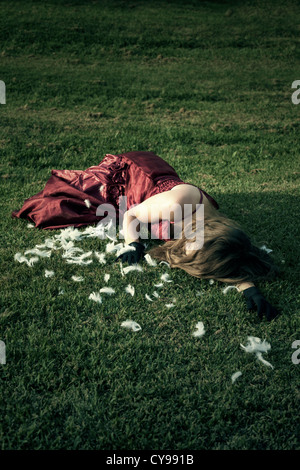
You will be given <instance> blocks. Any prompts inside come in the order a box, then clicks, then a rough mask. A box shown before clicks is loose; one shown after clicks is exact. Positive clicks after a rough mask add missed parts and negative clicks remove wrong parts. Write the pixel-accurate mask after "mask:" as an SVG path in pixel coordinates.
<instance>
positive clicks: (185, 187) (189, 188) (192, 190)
mask: <svg viewBox="0 0 300 470" xmlns="http://www.w3.org/2000/svg"><path fill="white" fill-rule="evenodd" d="M171 191H174V192H175V191H176V193H177V194H178V195H180V196H181V197H182V196H184V198H187V199H188V200H189V202H192V203H194V204H198V203H199V202H200V198H201V194H200V190H199V189H198V188H197V187H196V186H193V185H192V184H178V185H177V186H174V188H172V189H171Z"/></svg>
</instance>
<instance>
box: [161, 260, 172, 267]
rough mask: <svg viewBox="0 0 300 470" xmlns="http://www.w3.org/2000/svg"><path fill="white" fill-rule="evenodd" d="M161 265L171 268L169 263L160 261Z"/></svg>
mask: <svg viewBox="0 0 300 470" xmlns="http://www.w3.org/2000/svg"><path fill="white" fill-rule="evenodd" d="M159 264H166V265H167V267H168V268H169V267H170V264H169V263H167V261H160V262H159Z"/></svg>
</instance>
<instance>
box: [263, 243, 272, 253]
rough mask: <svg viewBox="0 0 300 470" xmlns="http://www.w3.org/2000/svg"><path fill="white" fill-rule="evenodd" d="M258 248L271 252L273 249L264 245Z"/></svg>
mask: <svg viewBox="0 0 300 470" xmlns="http://www.w3.org/2000/svg"><path fill="white" fill-rule="evenodd" d="M260 249H261V250H264V251H266V252H267V253H272V251H273V250H270V248H267V247H266V245H263V246H261V247H260Z"/></svg>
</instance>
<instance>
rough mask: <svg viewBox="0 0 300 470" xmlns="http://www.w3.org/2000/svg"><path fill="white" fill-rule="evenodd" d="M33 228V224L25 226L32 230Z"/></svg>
mask: <svg viewBox="0 0 300 470" xmlns="http://www.w3.org/2000/svg"><path fill="white" fill-rule="evenodd" d="M34 226H35V225H34V224H30V223H29V224H27V228H34Z"/></svg>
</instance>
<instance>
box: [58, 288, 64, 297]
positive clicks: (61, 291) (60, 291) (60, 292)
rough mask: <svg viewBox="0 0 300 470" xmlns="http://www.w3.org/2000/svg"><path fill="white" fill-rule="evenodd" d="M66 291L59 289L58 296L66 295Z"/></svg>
mask: <svg viewBox="0 0 300 470" xmlns="http://www.w3.org/2000/svg"><path fill="white" fill-rule="evenodd" d="M64 293H65V291H64V289H62V288H61V287H60V288H59V289H58V295H64Z"/></svg>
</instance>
